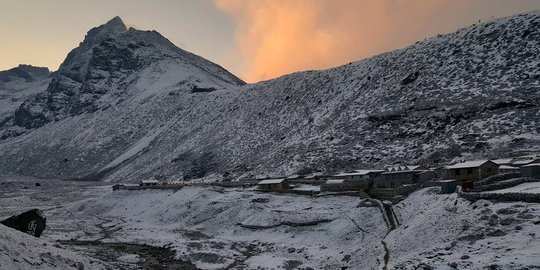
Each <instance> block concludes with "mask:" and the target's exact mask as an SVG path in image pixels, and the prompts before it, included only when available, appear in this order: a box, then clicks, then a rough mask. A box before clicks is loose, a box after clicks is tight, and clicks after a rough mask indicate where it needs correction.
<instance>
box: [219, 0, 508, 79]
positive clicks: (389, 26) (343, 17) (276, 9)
mask: <svg viewBox="0 0 540 270" xmlns="http://www.w3.org/2000/svg"><path fill="white" fill-rule="evenodd" d="M214 4H215V6H216V7H217V8H218V9H219V10H221V11H223V12H225V13H226V14H228V15H229V16H230V17H231V18H232V19H233V20H234V22H235V25H236V34H235V35H236V36H235V39H236V43H237V48H236V49H237V50H238V51H236V52H231V53H232V54H233V55H240V56H241V57H242V59H241V61H242V67H241V73H242V74H240V76H241V77H243V79H244V80H246V81H248V82H255V81H260V80H264V79H269V78H274V77H277V76H279V75H283V74H286V73H291V72H294V71H299V70H306V69H323V68H329V67H332V66H337V65H340V64H345V63H347V62H350V61H354V60H359V59H362V58H365V57H369V56H371V55H373V54H377V53H381V52H384V51H388V50H391V49H395V48H399V47H403V46H405V45H407V44H412V43H414V42H415V41H417V40H422V39H424V38H426V37H429V36H433V35H436V34H437V33H443V32H449V31H453V30H455V29H457V28H458V27H461V26H465V25H467V24H470V23H473V22H475V21H478V19H481V18H482V19H483V18H487V17H486V16H487V15H490V14H489V13H488V11H482V9H484V10H486V8H485V7H486V6H489V4H490V0H477V1H469V0H415V1H410V0H214ZM491 4H493V2H491ZM475 11H477V12H475ZM491 15H498V14H491ZM236 61H238V59H236ZM236 65H237V64H236Z"/></svg>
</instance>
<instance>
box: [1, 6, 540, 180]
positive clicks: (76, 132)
mask: <svg viewBox="0 0 540 270" xmlns="http://www.w3.org/2000/svg"><path fill="white" fill-rule="evenodd" d="M107 25H108V26H107ZM107 25H105V26H102V27H100V28H96V29H94V30H91V31H90V32H89V34H88V35H87V37H86V38H85V41H84V42H83V43H81V46H80V47H79V48H77V49H75V50H74V51H73V52H72V53H70V55H69V56H68V58H67V59H66V61H65V63H64V64H63V65H62V68H61V69H60V72H59V74H58V75H57V76H56V77H55V78H54V79H53V82H52V83H51V84H50V86H49V88H48V89H47V92H46V93H44V94H43V95H40V96H38V97H36V98H35V99H33V100H29V101H27V102H25V103H24V104H23V105H22V106H21V107H20V108H19V109H18V110H17V112H16V113H15V117H14V120H13V121H11V122H9V123H7V124H5V125H4V127H2V131H0V132H4V133H6V132H8V133H9V132H10V130H12V129H21V128H24V129H25V130H26V133H25V134H23V135H21V136H18V137H11V138H8V139H4V140H3V141H0V169H1V170H3V171H5V172H8V173H13V174H30V175H40V176H55V177H58V176H60V177H65V178H82V177H85V178H88V179H104V180H108V181H133V180H137V179H143V178H150V177H155V178H158V179H166V178H168V179H174V178H182V177H185V178H195V177H204V176H208V175H212V174H216V175H218V176H221V175H224V176H225V177H237V176H247V175H249V174H271V175H281V174H288V173H295V172H299V173H308V172H312V171H315V170H326V171H334V170H343V169H347V168H352V167H360V166H362V165H366V166H370V165H380V164H385V163H390V162H394V161H408V162H421V163H439V162H445V161H449V160H451V159H454V158H474V157H475V156H487V157H495V156H498V154H500V153H504V154H505V155H512V154H513V153H520V152H523V151H539V150H540V135H539V126H540V112H539V111H540V104H539V103H540V80H539V79H540V68H539V67H540V59H539V58H538V57H537V54H538V49H539V48H540V44H539V41H540V12H539V11H535V12H530V13H525V14H521V15H517V16H513V17H509V18H503V19H498V20H495V21H492V22H488V23H484V24H480V25H475V26H471V27H468V28H465V29H461V30H458V31H457V32H456V33H453V34H448V35H444V36H438V37H435V38H432V39H429V40H427V41H424V42H419V43H417V44H415V45H412V46H410V47H407V48H404V49H401V50H397V51H393V52H389V53H385V54H382V55H378V56H375V57H372V58H369V59H365V60H362V61H359V62H355V63H350V64H348V65H344V66H341V67H337V68H334V69H330V70H324V71H306V72H299V73H294V74H291V75H286V76H283V77H280V78H277V79H274V80H270V81H266V82H261V83H257V84H253V85H246V86H241V85H242V82H241V81H240V80H238V79H237V78H236V77H234V76H233V75H231V74H229V73H228V72H226V71H225V70H223V69H222V68H220V67H219V66H216V65H214V64H211V63H209V62H208V61H206V60H204V59H202V58H200V57H197V56H194V55H192V54H189V53H187V52H185V51H182V50H180V49H178V48H176V47H174V45H172V44H171V43H170V42H168V41H167V40H166V39H165V38H163V37H161V36H160V35H159V34H158V33H156V32H142V31H137V30H133V29H131V30H125V27H123V24H122V23H121V21H120V20H119V19H118V18H116V19H113V20H112V21H111V22H109V23H108V24H107ZM314 57H316V56H314Z"/></svg>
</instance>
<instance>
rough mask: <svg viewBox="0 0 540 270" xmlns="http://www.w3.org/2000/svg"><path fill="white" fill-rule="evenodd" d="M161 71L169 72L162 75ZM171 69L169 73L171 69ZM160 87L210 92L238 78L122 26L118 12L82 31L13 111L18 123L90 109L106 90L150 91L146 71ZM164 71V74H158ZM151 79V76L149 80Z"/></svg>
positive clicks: (100, 103) (102, 102) (105, 101)
mask: <svg viewBox="0 0 540 270" xmlns="http://www.w3.org/2000/svg"><path fill="white" fill-rule="evenodd" d="M165 73H170V75H168V77H166V78H165ZM172 74H174V75H172ZM148 76H150V77H152V78H155V79H154V80H159V81H161V82H160V83H161V86H162V87H173V86H174V85H178V86H176V87H177V88H185V89H186V92H188V91H192V90H193V91H201V92H211V91H214V90H218V89H225V88H228V87H230V86H234V85H242V84H244V82H243V81H241V80H240V79H238V78H237V77H235V76H234V75H232V74H231V73H229V72H228V71H226V70H225V69H223V68H222V67H220V66H218V65H216V64H214V63H212V62H210V61H208V60H206V59H204V58H202V57H200V56H197V55H195V54H192V53H189V52H186V51H184V50H182V49H180V48H178V47H176V46H175V45H174V44H173V43H171V42H170V41H169V40H168V39H166V38H165V37H163V36H162V35H161V34H159V33H158V32H156V31H141V30H136V29H130V30H129V31H128V29H127V28H126V26H125V25H124V23H123V21H122V19H120V17H114V18H113V19H112V20H110V21H109V22H107V23H106V24H103V25H101V26H98V27H95V28H92V29H91V30H90V31H88V34H87V35H86V36H85V38H84V40H83V42H81V43H80V46H79V47H77V48H75V49H73V50H72V51H71V52H70V53H69V54H68V56H67V57H66V59H65V60H64V62H63V63H62V65H61V66H60V69H59V71H58V72H57V73H56V75H55V76H54V78H53V80H52V82H51V83H50V85H49V87H48V88H47V91H46V92H44V93H42V94H40V95H38V96H36V97H35V98H34V99H33V100H27V101H25V102H24V103H23V104H22V105H21V106H20V108H19V109H17V111H15V115H14V117H13V121H14V124H15V125H16V126H19V127H24V128H29V129H31V128H37V127H41V126H43V125H44V124H46V123H49V122H51V121H58V120H61V119H64V118H66V117H69V116H75V115H79V114H82V113H91V112H95V111H96V110H98V109H100V108H103V107H108V106H110V104H111V103H115V102H116V101H115V99H114V98H111V97H110V96H109V94H110V93H112V92H115V93H116V94H117V95H118V94H119V93H123V92H127V91H130V92H132V93H133V94H135V93H138V92H139V91H140V92H146V93H142V94H141V95H153V94H150V92H149V91H147V90H148V88H151V87H150V86H149V85H147V81H146V80H145V79H147V77H148ZM161 77H164V79H162V80H161V79H160V78H161ZM152 83H155V82H151V84H152Z"/></svg>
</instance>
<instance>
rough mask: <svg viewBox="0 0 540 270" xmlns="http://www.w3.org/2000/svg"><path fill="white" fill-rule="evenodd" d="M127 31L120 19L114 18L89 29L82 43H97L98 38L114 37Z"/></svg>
mask: <svg viewBox="0 0 540 270" xmlns="http://www.w3.org/2000/svg"><path fill="white" fill-rule="evenodd" d="M127 30H128V29H127V28H126V25H125V24H124V22H123V21H122V19H120V17H118V16H116V17H114V18H112V19H111V20H110V21H108V22H107V23H105V24H102V25H100V26H98V27H94V28H92V29H90V31H88V33H87V34H86V37H85V41H84V42H88V43H92V42H97V41H98V40H99V39H100V38H103V37H105V36H111V35H116V34H119V33H122V32H126V31H127ZM84 42H83V43H84Z"/></svg>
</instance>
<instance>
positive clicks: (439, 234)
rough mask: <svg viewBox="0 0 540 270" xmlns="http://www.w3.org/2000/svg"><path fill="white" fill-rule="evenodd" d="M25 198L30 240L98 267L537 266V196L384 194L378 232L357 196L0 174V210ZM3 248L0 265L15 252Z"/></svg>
mask: <svg viewBox="0 0 540 270" xmlns="http://www.w3.org/2000/svg"><path fill="white" fill-rule="evenodd" d="M36 182H39V183H40V184H41V186H36V185H35V183H36ZM31 208H39V209H42V210H44V213H45V215H46V217H47V228H46V230H45V232H44V235H43V236H42V239H40V241H44V242H46V243H49V245H48V246H51V245H52V244H54V245H55V246H58V247H59V248H62V250H64V251H65V252H67V253H69V254H72V253H73V252H74V251H75V252H77V251H78V252H81V253H83V254H86V255H87V256H89V257H94V258H97V259H100V260H102V261H105V263H103V262H100V263H101V264H99V265H103V266H102V267H101V268H109V269H110V268H121V269H138V268H141V267H147V268H156V267H159V266H161V267H163V268H171V269H175V268H177V269H384V268H385V267H386V268H387V269H417V268H419V267H420V268H419V269H540V267H539V265H540V258H539V257H538V253H539V251H540V239H539V237H540V217H539V214H540V205H539V204H531V203H491V202H489V201H477V202H475V203H472V204H471V203H470V202H468V201H466V200H463V199H461V198H458V197H457V195H456V194H450V195H442V194H438V189H437V188H427V189H422V190H419V191H417V192H415V193H413V194H411V195H410V196H409V197H408V198H407V199H405V200H403V201H402V202H400V203H398V204H396V205H394V211H395V212H396V215H397V217H398V220H399V223H400V225H399V226H398V227H397V228H396V229H395V230H392V231H390V232H389V231H388V228H387V226H386V223H385V221H384V218H383V216H382V214H381V211H380V209H379V208H378V207H376V205H375V204H373V203H371V202H369V201H366V200H362V199H359V198H357V197H349V196H340V197H335V196H323V197H309V196H301V195H285V194H283V195H278V194H268V193H258V192H256V191H253V190H241V189H221V188H219V189H218V188H201V187H188V188H184V189H182V190H179V191H176V192H173V191H159V190H141V191H128V190H123V191H115V192H113V191H112V190H111V187H110V186H107V185H104V184H102V183H91V182H69V181H59V180H36V179H27V178H8V177H4V178H0V219H3V218H7V217H8V216H10V215H13V214H18V213H20V212H22V211H25V210H28V209H31ZM7 230H8V229H7V228H5V227H3V228H2V234H3V232H4V231H7ZM15 235H18V236H16V237H23V238H24V239H23V240H24V241H31V240H32V239H31V238H30V237H27V236H26V235H22V234H19V233H15ZM21 235H22V236H21ZM14 237H15V236H14ZM23 240H20V241H23ZM7 241H9V240H6V239H5V238H4V237H0V245H5V246H9V243H7ZM51 242H56V243H52V244H51ZM37 246H38V247H39V248H40V250H41V249H46V247H47V246H44V245H42V244H39V245H37ZM384 246H386V248H387V249H386V250H385V247H384ZM12 248H14V247H12ZM66 249H67V250H66ZM7 250H8V251H6V252H4V253H2V254H0V255H2V256H0V260H1V261H0V268H2V266H3V265H10V264H8V261H9V260H12V259H13V258H12V257H10V255H12V256H15V255H13V254H11V253H9V250H10V249H7ZM28 250H32V246H29V248H28ZM14 252H15V251H14ZM18 252H19V257H21V256H24V255H25V253H22V254H23V255H21V252H20V251H18ZM28 256H30V255H28ZM91 260H94V259H85V261H84V262H81V263H83V265H86V264H88V263H89V261H91ZM85 263H86V264H85ZM74 265H75V266H77V265H78V264H74ZM75 266H73V267H75ZM13 267H14V268H15V269H17V268H16V267H19V269H25V268H24V267H22V266H13ZM59 267H60V268H62V267H61V266H59ZM430 267H432V268H430ZM28 268H29V267H28ZM63 268H65V267H63ZM94 268H97V267H94ZM29 269H32V268H29ZM36 269H39V268H36ZM44 269H49V268H44ZM75 269H77V268H75ZM84 269H93V268H92V267H90V268H88V267H86V268H84Z"/></svg>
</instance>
